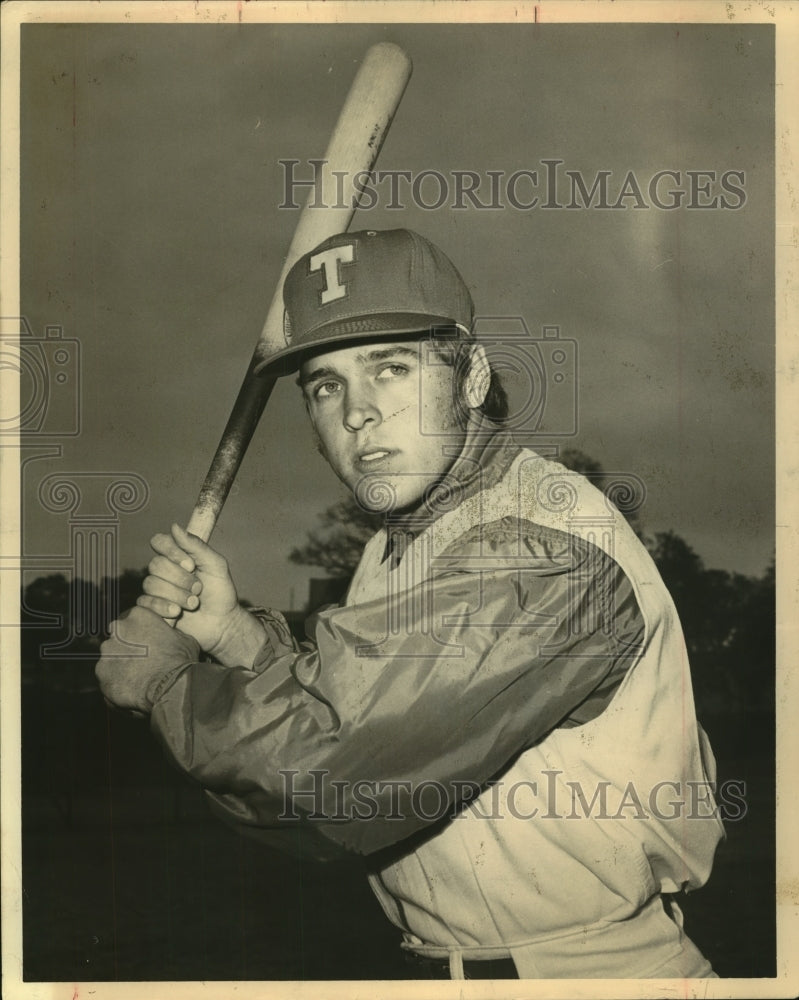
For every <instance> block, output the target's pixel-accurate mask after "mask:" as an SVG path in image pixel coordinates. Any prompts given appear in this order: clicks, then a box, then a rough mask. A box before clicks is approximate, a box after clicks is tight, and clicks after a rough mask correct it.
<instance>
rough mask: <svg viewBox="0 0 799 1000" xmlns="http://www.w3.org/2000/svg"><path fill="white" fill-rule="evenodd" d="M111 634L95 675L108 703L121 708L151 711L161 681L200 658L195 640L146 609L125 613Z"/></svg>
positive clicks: (105, 644) (101, 647) (136, 609)
mask: <svg viewBox="0 0 799 1000" xmlns="http://www.w3.org/2000/svg"><path fill="white" fill-rule="evenodd" d="M109 631H110V633H111V635H110V638H108V639H106V641H105V642H104V643H103V644H102V645H101V646H100V653H101V659H100V660H99V661H98V663H97V666H96V668H95V673H96V675H97V680H98V681H99V684H100V689H101V691H102V692H103V695H104V696H105V698H106V700H107V701H109V702H110V703H111V704H113V705H116V706H117V707H118V708H126V709H131V710H132V711H134V712H149V711H150V710H151V709H152V706H153V694H154V692H155V690H156V688H157V687H158V685H159V683H160V682H161V680H162V679H163V678H164V677H165V676H166V675H167V674H169V673H171V672H172V671H173V670H175V669H176V668H180V667H182V666H185V665H186V664H187V663H194V662H196V661H197V660H198V659H199V656H200V649H199V646H198V645H197V643H196V642H195V641H194V639H191V638H189V637H188V636H186V635H184V634H183V633H182V632H179V631H178V630H177V629H173V628H170V627H169V625H167V624H166V622H164V620H163V619H162V618H160V617H159V616H158V615H155V614H153V613H152V612H150V611H147V610H146V609H144V608H131V609H130V610H129V611H126V612H124V614H122V615H120V618H119V620H118V621H114V622H111V625H110V626H109Z"/></svg>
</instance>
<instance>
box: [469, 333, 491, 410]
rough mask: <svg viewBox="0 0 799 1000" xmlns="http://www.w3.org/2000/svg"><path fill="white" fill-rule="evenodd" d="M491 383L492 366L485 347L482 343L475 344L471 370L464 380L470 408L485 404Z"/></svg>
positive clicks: (471, 356) (472, 351)
mask: <svg viewBox="0 0 799 1000" xmlns="http://www.w3.org/2000/svg"><path fill="white" fill-rule="evenodd" d="M490 384H491V368H490V366H489V364H488V358H487V357H486V352H485V348H484V347H483V346H482V344H475V345H474V347H473V348H472V350H471V354H470V355H469V370H468V372H467V373H466V378H465V379H464V382H463V399H464V402H465V403H466V405H467V406H468V407H469V408H470V409H472V410H476V409H477V407H478V406H482V405H483V403H484V402H485V398H486V396H487V395H488V389H489V386H490Z"/></svg>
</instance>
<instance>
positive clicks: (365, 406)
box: [344, 381, 382, 432]
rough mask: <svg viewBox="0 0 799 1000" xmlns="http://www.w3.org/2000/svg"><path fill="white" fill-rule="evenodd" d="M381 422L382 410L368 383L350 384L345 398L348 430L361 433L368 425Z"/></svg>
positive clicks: (345, 419) (345, 415)
mask: <svg viewBox="0 0 799 1000" xmlns="http://www.w3.org/2000/svg"><path fill="white" fill-rule="evenodd" d="M381 420H382V416H381V413H380V408H379V406H378V405H377V400H376V399H375V396H374V391H373V389H371V388H370V386H369V385H368V383H363V382H360V381H353V382H351V383H349V384H348V385H347V389H346V395H345V397H344V426H345V427H346V428H347V430H349V431H353V432H354V431H359V430H361V429H362V428H363V427H365V426H366V425H367V424H369V423H374V424H379V423H380V421H381Z"/></svg>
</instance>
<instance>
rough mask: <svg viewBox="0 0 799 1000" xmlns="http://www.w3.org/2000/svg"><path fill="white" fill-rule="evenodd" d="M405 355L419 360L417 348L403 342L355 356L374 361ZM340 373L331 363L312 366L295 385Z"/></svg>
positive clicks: (300, 376) (335, 376)
mask: <svg viewBox="0 0 799 1000" xmlns="http://www.w3.org/2000/svg"><path fill="white" fill-rule="evenodd" d="M398 354H399V355H402V356H407V357H411V358H413V359H414V360H415V361H418V360H419V351H418V349H416V350H414V349H413V348H412V347H405V346H404V345H403V344H394V345H392V346H390V347H376V348H374V349H373V350H371V351H366V352H364V353H362V354H357V355H356V358H357V360H358V361H361V362H367V363H368V362H374V361H385V360H386V358H394V357H396V356H397V355H398ZM341 377H342V376H341V373H340V372H338V371H336V369H335V368H334V367H333V366H332V365H322V366H320V367H319V368H314V369H313V370H312V371H310V372H308V374H307V375H302V374H300V375H298V376H297V385H298V386H299V387H300V388H301V389H304V388H305V387H306V386H308V385H310V384H311V383H312V382H318V381H319V380H320V379H326V378H341Z"/></svg>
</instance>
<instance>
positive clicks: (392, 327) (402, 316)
mask: <svg viewBox="0 0 799 1000" xmlns="http://www.w3.org/2000/svg"><path fill="white" fill-rule="evenodd" d="M431 333H432V334H433V335H434V336H436V337H441V338H442V339H453V338H455V339H457V338H459V337H461V336H467V335H468V331H467V330H466V329H465V327H463V326H462V325H461V324H460V323H456V322H455V321H454V320H452V319H448V318H447V317H445V316H428V315H423V314H419V313H390V314H385V313H383V314H381V315H379V316H363V317H356V318H354V319H348V320H343V321H342V322H340V323H328V324H326V325H324V326H320V327H317V328H316V329H315V330H312V331H311V332H310V333H309V334H308V335H307V336H306V337H304V338H303V340H302V341H297V340H295V341H293V342H292V343H291V344H289V345H288V346H287V347H285V348H283V349H281V350H279V351H275V352H272V353H270V354H268V355H266V356H263V357H259V358H258V360H257V361H256V363H255V366H254V368H253V371H254V373H255V374H256V375H260V374H270V375H278V376H279V375H291V374H293V373H294V372H296V371H297V370H298V369H299V367H300V366H301V365H302V363H303V361H304V359H305V358H306V357H307V356H309V355H311V354H319V353H320V352H324V351H328V350H335V349H336V348H340V347H343V346H344V345H345V344H347V343H359V342H362V341H364V340H381V341H385V340H386V339H391V337H414V336H416V337H427V336H430V334H431ZM260 346H261V345H259V348H260ZM259 348H257V349H256V350H258V349H259Z"/></svg>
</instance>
